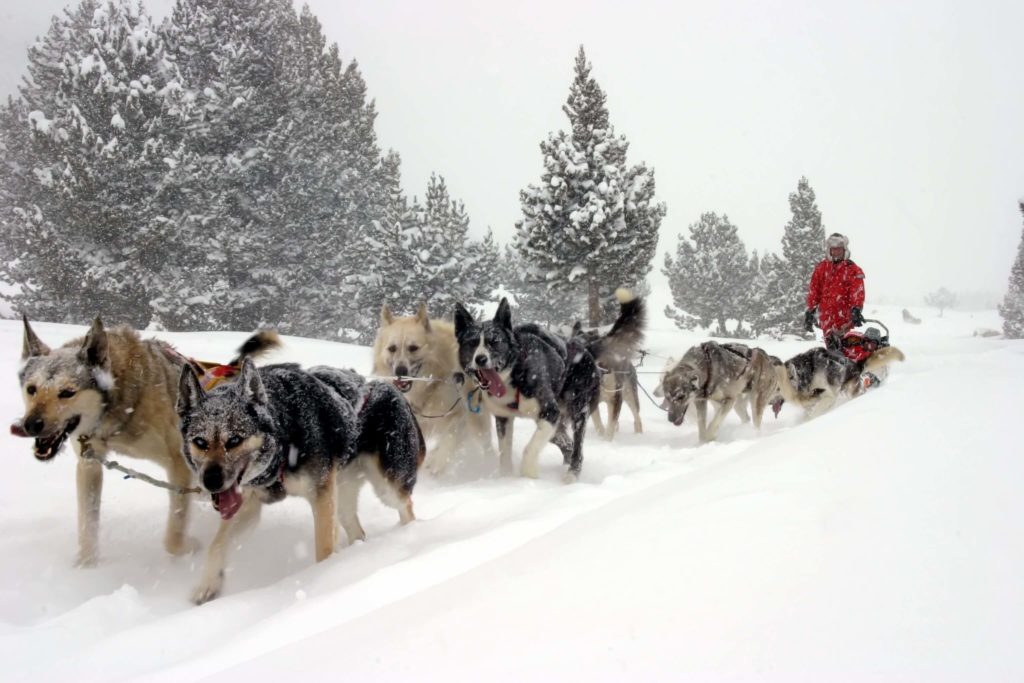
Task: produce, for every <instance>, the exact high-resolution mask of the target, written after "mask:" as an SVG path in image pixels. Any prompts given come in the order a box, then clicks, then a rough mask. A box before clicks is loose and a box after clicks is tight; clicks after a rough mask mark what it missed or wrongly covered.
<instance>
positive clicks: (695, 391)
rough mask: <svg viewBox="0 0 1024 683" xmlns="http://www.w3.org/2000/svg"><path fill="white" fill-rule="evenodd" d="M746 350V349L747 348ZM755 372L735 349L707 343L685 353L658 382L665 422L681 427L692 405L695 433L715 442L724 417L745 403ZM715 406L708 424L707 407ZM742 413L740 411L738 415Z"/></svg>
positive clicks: (705, 439) (657, 394) (701, 439)
mask: <svg viewBox="0 0 1024 683" xmlns="http://www.w3.org/2000/svg"><path fill="white" fill-rule="evenodd" d="M748 350H749V349H748ZM753 376H754V372H753V368H752V367H751V364H750V362H749V360H748V358H747V356H746V355H745V354H744V353H743V352H741V351H740V350H739V349H737V348H729V347H727V346H725V345H722V344H719V343H717V342H713V341H706V342H704V343H702V344H700V345H698V346H694V347H693V348H691V349H690V350H689V351H687V352H686V353H685V354H684V355H683V357H682V358H681V359H680V360H679V362H678V363H675V364H674V365H673V366H671V367H670V368H669V369H668V370H666V372H665V374H664V376H663V377H662V379H661V383H660V384H659V385H658V388H657V389H655V395H656V396H661V397H664V399H665V404H666V407H667V408H668V419H669V421H671V422H672V424H674V425H677V426H678V425H681V424H682V423H683V419H684V418H685V417H686V411H687V410H688V409H689V407H690V406H691V405H693V406H694V409H695V410H696V412H697V433H698V438H699V439H700V441H701V443H704V442H707V441H714V440H715V437H716V436H717V435H718V429H719V427H721V425H722V421H723V420H724V419H725V416H726V415H727V414H728V413H729V412H730V411H731V410H733V408H735V407H736V405H737V402H738V401H740V400H741V399H743V400H744V401H746V400H747V399H746V394H747V393H748V391H749V389H748V387H750V383H751V380H752V379H753ZM709 402H711V403H714V404H715V415H714V417H713V418H712V419H711V423H710V424H708V421H707V411H708V407H707V404H708V403H709ZM744 414H745V413H743V412H741V416H742V415H744Z"/></svg>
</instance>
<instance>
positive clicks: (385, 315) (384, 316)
mask: <svg viewBox="0 0 1024 683" xmlns="http://www.w3.org/2000/svg"><path fill="white" fill-rule="evenodd" d="M393 322H395V314H394V313H392V312H391V307H390V306H388V305H387V304H384V305H383V306H381V307H380V324H381V325H390V324H391V323H393Z"/></svg>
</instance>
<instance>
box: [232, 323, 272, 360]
mask: <svg viewBox="0 0 1024 683" xmlns="http://www.w3.org/2000/svg"><path fill="white" fill-rule="evenodd" d="M280 347H281V337H280V336H279V335H278V334H277V330H272V329H263V330H257V331H256V332H254V333H253V335H252V336H251V337H249V338H248V339H246V340H245V341H244V342H243V343H242V345H241V346H239V347H238V355H237V356H236V357H235V358H234V359H232V361H231V362H230V363H228V365H241V364H242V361H243V360H245V359H246V358H258V357H259V356H262V355H264V354H266V353H269V352H271V351H273V350H274V349H277V348H280Z"/></svg>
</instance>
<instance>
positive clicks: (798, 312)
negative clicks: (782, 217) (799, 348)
mask: <svg viewBox="0 0 1024 683" xmlns="http://www.w3.org/2000/svg"><path fill="white" fill-rule="evenodd" d="M789 208H790V211H792V214H793V215H792V217H791V218H790V219H789V222H788V223H786V227H785V230H784V232H783V235H782V257H783V259H784V260H785V263H786V277H785V280H784V285H783V287H782V295H783V299H782V301H781V302H780V303H779V311H780V316H781V315H783V312H784V314H785V315H786V316H789V319H790V323H789V330H788V331H790V332H793V333H797V334H799V333H802V331H803V316H802V313H803V311H804V310H805V308H806V303H807V288H808V286H809V285H810V282H811V273H813V272H814V266H815V265H817V263H818V261H820V260H821V259H822V258H823V254H824V246H823V245H824V243H825V227H824V225H823V224H822V222H821V211H820V210H819V209H818V205H817V204H816V203H815V196H814V189H813V188H811V184H810V182H809V181H808V180H807V178H806V177H802V178H800V180H799V181H798V182H797V189H796V192H793V193H790V195H789Z"/></svg>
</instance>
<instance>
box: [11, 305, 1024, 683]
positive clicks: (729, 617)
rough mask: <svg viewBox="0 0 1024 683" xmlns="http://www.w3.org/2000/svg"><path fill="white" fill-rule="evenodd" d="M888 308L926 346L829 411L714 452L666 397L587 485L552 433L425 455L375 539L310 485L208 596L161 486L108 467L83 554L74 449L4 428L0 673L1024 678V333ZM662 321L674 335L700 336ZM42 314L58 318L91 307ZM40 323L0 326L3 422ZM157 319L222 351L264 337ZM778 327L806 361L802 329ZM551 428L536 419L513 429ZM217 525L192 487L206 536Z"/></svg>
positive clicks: (608, 450)
mask: <svg viewBox="0 0 1024 683" xmlns="http://www.w3.org/2000/svg"><path fill="white" fill-rule="evenodd" d="M662 307H663V303H660V302H658V301H657V300H655V301H652V302H651V308H652V310H653V311H654V312H655V313H656V312H657V311H658V310H660V309H661V308H662ZM873 312H874V311H873V310H872V309H871V308H870V307H869V310H868V313H869V314H871V313H873ZM877 314H878V315H880V316H883V317H884V319H885V320H886V321H887V322H889V321H892V322H891V325H890V326H891V327H892V329H893V338H894V341H895V342H896V344H897V345H899V346H900V347H901V348H902V349H903V350H904V351H905V352H906V353H907V355H908V362H907V363H906V364H905V365H903V366H900V367H897V368H896V369H895V370H894V372H893V373H892V375H891V377H890V381H889V382H888V383H887V384H886V386H884V387H883V388H882V389H880V390H879V391H877V392H873V393H870V394H869V395H867V396H865V397H864V398H863V399H858V400H857V401H854V402H850V403H847V404H844V405H842V406H840V407H839V408H837V409H836V410H835V411H833V412H832V413H830V414H827V415H825V416H824V417H822V418H820V419H818V420H815V421H813V422H808V423H803V422H802V421H801V420H800V417H799V415H798V414H797V413H796V412H795V411H794V410H793V409H791V408H789V407H788V406H787V408H786V409H784V411H783V413H782V416H781V417H780V419H779V420H777V421H774V420H771V419H770V418H768V420H767V422H766V427H765V429H764V433H763V434H762V435H760V436H758V435H756V434H755V432H754V430H753V428H752V427H750V426H749V425H740V424H739V422H738V420H737V419H736V418H735V417H734V416H733V417H730V418H729V420H727V422H726V424H725V426H724V427H723V429H722V431H721V434H720V442H719V443H717V444H712V445H707V446H703V447H699V448H698V447H697V444H696V429H695V427H694V426H693V425H692V424H689V423H688V424H686V425H684V426H683V427H681V428H675V427H672V426H671V425H670V424H668V422H667V421H666V420H665V419H664V416H663V414H661V413H660V412H658V411H657V410H656V409H655V408H654V406H652V405H651V404H650V403H648V402H646V401H645V403H644V404H643V406H642V412H643V417H644V420H645V428H646V433H644V434H642V435H634V434H632V433H631V429H630V426H629V424H630V420H629V418H628V417H627V418H626V419H624V420H623V429H624V431H623V432H622V433H620V437H619V440H617V441H616V442H615V443H614V444H611V445H609V444H606V443H604V442H602V441H600V440H599V439H597V438H596V436H595V435H591V437H590V438H589V439H588V443H587V447H586V451H585V462H584V467H583V476H582V479H581V482H580V483H578V484H575V485H573V486H563V485H562V484H560V483H559V481H560V480H559V476H558V475H559V472H560V469H561V456H560V455H559V454H558V452H557V450H556V449H554V448H553V447H549V448H548V449H547V450H546V451H545V455H544V457H543V458H542V478H541V479H540V480H539V481H529V480H523V479H519V478H500V477H498V476H497V472H496V466H495V463H491V462H483V461H482V460H481V461H471V462H466V463H463V464H462V465H461V467H460V468H459V469H458V470H457V471H455V472H452V473H449V474H447V475H445V476H444V477H442V478H441V479H440V480H434V479H432V478H430V477H429V475H426V474H425V475H424V476H423V478H422V480H421V482H420V484H419V485H418V486H417V491H416V494H415V501H416V511H417V514H418V516H419V521H418V522H417V523H415V524H413V525H410V526H408V527H404V528H400V527H398V526H397V519H396V515H395V514H394V512H393V511H391V510H389V509H387V508H384V507H383V506H382V505H380V504H379V503H378V502H377V501H376V500H374V499H373V496H372V494H371V493H370V492H369V491H366V492H364V498H363V500H362V506H361V513H362V515H363V518H364V526H365V527H366V530H367V534H368V539H367V541H366V542H365V543H361V544H358V545H356V546H354V547H351V548H347V549H344V550H342V551H341V552H339V553H338V554H337V555H335V556H334V557H332V558H330V559H329V560H327V561H326V562H324V563H321V564H319V565H314V563H313V560H312V521H311V515H310V512H309V509H308V506H307V505H306V504H305V503H304V502H302V501H297V500H289V501H286V502H284V503H281V504H278V505H275V506H273V507H269V508H267V509H266V510H265V513H264V516H263V521H262V522H261V524H260V526H259V527H258V528H257V529H256V530H255V531H254V532H253V533H252V534H251V535H250V536H249V537H248V538H247V539H246V540H245V541H244V543H243V544H242V547H240V548H239V549H238V550H237V551H236V552H235V553H234V555H233V558H232V561H231V562H230V567H231V570H230V573H229V576H228V578H227V583H226V588H225V594H224V595H223V597H221V598H220V599H218V600H216V601H214V602H212V603H209V604H207V605H204V606H203V607H199V608H196V607H193V606H191V604H190V603H189V602H188V593H189V588H190V587H191V585H192V584H193V582H195V581H196V580H197V578H198V571H199V566H200V564H201V556H197V557H192V558H180V559H172V558H169V557H167V556H166V555H165V554H164V553H163V551H162V548H161V542H160V539H161V534H162V531H163V525H164V520H165V516H166V497H165V495H164V494H163V493H162V492H160V491H157V490H156V489H153V488H151V487H149V486H147V485H145V484H143V483H140V482H136V481H125V480H122V479H120V478H119V477H114V476H112V475H110V474H108V475H107V477H106V481H105V487H104V501H103V505H104V508H103V518H102V527H101V561H100V564H99V566H98V567H96V568H95V569H91V570H75V569H72V568H71V562H72V558H73V556H74V552H75V544H76V542H75V512H74V511H75V499H74V489H75V487H74V462H73V457H72V456H71V455H70V453H64V454H63V455H61V456H60V457H58V458H57V459H56V460H55V461H54V462H52V463H49V464H42V463H38V462H36V461H35V460H34V459H33V458H32V457H31V454H30V452H29V446H28V443H26V442H23V441H20V440H18V439H15V438H13V437H9V436H6V435H5V436H3V437H0V438H2V439H4V440H5V441H4V445H5V447H6V448H5V450H6V451H7V452H8V455H7V464H8V469H7V472H6V476H5V477H3V478H2V479H0V531H2V533H0V557H3V562H2V563H0V657H3V660H4V662H5V663H4V678H5V679H12V680H29V679H31V680H58V679H62V680H68V679H69V678H70V679H74V680H112V679H113V680H116V679H123V678H140V677H146V678H152V679H157V680H168V681H170V680H175V681H178V680H193V679H199V678H204V677H210V676H214V675H217V676H218V677H219V676H220V675H222V674H227V675H230V676H232V677H234V676H236V675H246V676H248V677H249V678H250V679H251V678H252V677H255V679H256V680H265V679H269V678H271V677H272V676H273V675H275V674H276V673H280V672H285V671H288V672H295V673H312V674H315V675H317V676H318V677H323V678H326V677H328V676H330V677H331V678H332V679H333V678H339V677H345V678H347V679H348V680H367V679H370V678H373V679H374V680H399V679H403V680H409V679H410V678H411V679H414V680H448V681H451V680H467V681H468V680H480V679H483V678H485V677H486V678H487V679H488V680H513V679H516V680H522V679H524V678H532V679H541V680H550V679H554V678H555V677H556V676H558V677H560V678H563V679H571V680H578V679H583V678H586V679H591V680H594V679H596V680H622V679H626V678H630V679H633V680H670V679H671V680H677V679H679V678H680V677H682V676H684V675H685V674H686V673H690V674H696V677H697V678H714V679H718V678H736V677H738V678H767V679H786V680H794V679H797V680H830V681H831V680H929V681H930V680H967V679H971V680H1019V679H1020V678H1021V677H1022V676H1024V654H1022V653H1021V652H1020V649H1019V647H1018V644H1019V643H1020V642H1021V638H1022V636H1024V616H1022V615H1024V588H1022V582H1021V580H1020V576H1021V575H1024V552H1022V551H1020V550H1016V551H1015V550H1013V549H1012V546H1013V545H1016V542H1017V539H1019V538H1021V537H1022V536H1024V533H1022V532H1024V514H1022V512H1024V504H1022V503H1021V502H1019V501H1020V495H1019V492H1020V491H1021V490H1022V488H1024V462H1022V458H1021V455H1022V453H1021V448H1020V446H1019V437H1018V430H1017V422H1016V420H1017V419H1019V418H1020V414H1021V411H1020V407H1019V403H1018V401H1019V396H1020V395H1021V391H1020V388H1019V387H1018V386H1017V385H1018V384H1019V382H1020V381H1021V380H1022V379H1024V345H1021V344H1020V343H1017V342H1007V341H1003V340H998V339H997V340H991V339H979V338H974V337H972V336H971V333H972V331H973V330H974V329H976V328H979V327H997V326H998V319H997V318H996V317H995V315H994V313H983V314H974V315H973V316H972V315H969V314H965V313H947V314H946V318H945V319H937V318H933V317H930V316H929V317H926V319H925V322H924V324H922V325H921V326H919V327H914V326H904V325H903V324H902V323H899V322H897V321H898V319H899V316H898V309H895V308H894V309H889V308H881V309H879V310H878V311H877ZM653 317H654V323H653V324H652V328H653V329H652V330H651V333H650V335H649V338H650V339H649V343H648V345H647V346H648V348H650V349H651V350H652V351H653V352H654V353H655V354H658V355H662V356H667V355H670V354H675V355H677V356H678V355H679V354H680V353H681V352H682V351H684V350H685V349H686V348H687V346H689V345H690V344H692V343H695V342H697V341H700V337H699V336H697V335H693V334H686V333H681V332H679V331H676V330H674V329H672V328H671V326H670V323H666V322H665V321H664V320H663V318H662V317H661V316H660V315H654V316H653ZM37 331H38V332H39V333H40V336H41V337H42V338H43V339H44V340H45V341H47V342H48V343H50V344H54V343H59V342H60V341H62V340H64V339H67V338H69V337H70V336H72V335H74V334H78V333H80V332H81V330H80V329H75V328H69V327H65V326H58V325H46V324H40V325H39V326H38V327H37ZM20 334H21V332H20V326H19V325H17V324H15V323H13V322H8V321H3V322H0V348H2V349H3V351H4V352H3V353H2V354H0V375H5V376H7V377H8V378H9V380H8V381H9V385H8V391H6V392H4V393H3V394H2V395H0V414H3V415H6V416H7V417H8V418H11V419H13V418H14V417H16V416H18V415H19V414H20V412H21V408H20V399H19V398H18V395H17V389H16V381H15V379H14V375H15V368H16V366H17V362H18V358H17V357H18V355H19V352H20V345H21V341H20ZM161 336H162V337H164V338H167V339H169V340H171V341H172V342H174V343H175V344H177V345H178V346H179V348H181V349H182V350H183V351H184V352H186V353H189V354H192V355H195V356H196V357H201V358H210V359H222V358H227V357H229V355H230V351H231V350H232V349H233V348H234V347H235V346H237V344H238V343H239V342H240V341H241V340H242V339H243V338H244V336H245V333H243V332H239V333H203V334H166V335H161ZM287 342H288V343H287V348H286V349H285V350H283V351H282V352H280V354H279V355H278V356H277V357H276V358H275V359H277V360H297V361H300V362H302V363H305V364H313V363H330V364H336V365H349V366H353V367H356V368H357V369H361V370H366V369H367V368H368V367H369V352H368V350H367V349H364V348H359V347H352V346H343V345H337V344H331V343H327V342H315V341H310V340H301V339H288V340H287ZM763 345H764V346H765V347H766V348H767V349H768V350H769V351H771V352H773V353H776V354H777V355H781V356H783V357H786V356H789V355H792V354H793V353H796V352H798V351H801V350H803V349H805V348H807V347H808V345H809V344H808V343H806V342H787V343H772V342H765V343H764V344H763ZM662 364H663V361H662V360H649V361H648V365H650V366H651V369H652V370H660V368H661V365H662ZM642 380H643V382H644V384H645V385H647V386H648V388H653V386H654V383H655V382H656V376H654V375H644V376H642ZM530 431H531V430H530V429H529V427H528V426H527V425H526V423H520V426H519V428H518V430H517V438H516V442H517V445H516V448H517V452H518V451H519V450H520V449H521V447H522V445H523V444H524V443H525V440H526V438H527V437H528V436H529V433H530ZM131 464H137V463H136V461H131ZM216 522H217V515H216V514H215V513H214V512H213V511H212V509H211V508H210V506H209V505H208V504H201V505H199V506H197V508H196V509H195V515H194V518H193V525H192V528H193V533H194V534H195V535H196V536H197V537H198V538H199V539H200V540H201V541H202V542H203V544H204V546H205V545H206V544H207V543H208V542H209V539H210V538H211V537H212V534H213V530H214V529H215V527H216ZM689 677H693V676H689Z"/></svg>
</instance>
